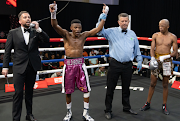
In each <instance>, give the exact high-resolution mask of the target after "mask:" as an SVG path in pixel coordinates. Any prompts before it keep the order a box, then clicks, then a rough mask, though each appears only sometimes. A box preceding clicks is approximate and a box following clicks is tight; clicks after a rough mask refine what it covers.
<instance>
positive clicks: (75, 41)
mask: <svg viewBox="0 0 180 121" xmlns="http://www.w3.org/2000/svg"><path fill="white" fill-rule="evenodd" d="M63 39H64V48H65V54H66V56H68V57H72V58H78V57H82V56H83V47H84V43H85V41H86V40H85V39H86V36H85V33H81V34H80V35H79V37H76V38H74V37H73V36H72V33H71V32H70V33H69V34H67V36H66V38H63Z"/></svg>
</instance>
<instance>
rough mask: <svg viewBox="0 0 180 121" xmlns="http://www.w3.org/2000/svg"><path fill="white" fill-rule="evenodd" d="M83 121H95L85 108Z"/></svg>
mask: <svg viewBox="0 0 180 121" xmlns="http://www.w3.org/2000/svg"><path fill="white" fill-rule="evenodd" d="M83 120H84V121H95V120H94V119H93V118H92V117H91V116H90V115H89V112H88V109H85V108H84V112H83Z"/></svg>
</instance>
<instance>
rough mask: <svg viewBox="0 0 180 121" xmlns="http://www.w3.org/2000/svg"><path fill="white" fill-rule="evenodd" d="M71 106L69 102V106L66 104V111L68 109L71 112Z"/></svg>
mask: <svg viewBox="0 0 180 121" xmlns="http://www.w3.org/2000/svg"><path fill="white" fill-rule="evenodd" d="M71 104H72V103H71V102H70V103H69V104H67V103H66V107H67V109H70V110H71Z"/></svg>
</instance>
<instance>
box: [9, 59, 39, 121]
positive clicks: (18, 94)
mask: <svg viewBox="0 0 180 121" xmlns="http://www.w3.org/2000/svg"><path fill="white" fill-rule="evenodd" d="M36 73H37V72H36V71H35V70H34V69H33V67H32V65H31V63H30V61H29V62H28V65H27V68H26V70H25V72H24V73H23V74H19V73H17V72H13V82H14V88H15V94H14V95H13V110H12V115H13V121H20V118H21V112H22V101H23V92H24V91H23V90H24V86H25V104H26V111H27V112H26V113H27V115H29V114H32V98H33V87H34V84H35V79H36Z"/></svg>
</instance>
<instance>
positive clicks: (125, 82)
mask: <svg viewBox="0 0 180 121" xmlns="http://www.w3.org/2000/svg"><path fill="white" fill-rule="evenodd" d="M119 76H121V81H122V104H123V109H124V110H129V109H131V106H130V102H129V96H130V90H129V86H130V83H131V77H132V61H129V62H126V63H121V62H118V61H117V60H115V59H114V58H111V60H110V62H109V69H108V74H107V83H106V85H107V91H106V99H105V106H106V110H105V112H112V110H111V109H112V101H113V95H114V90H115V88H116V85H117V82H118V79H119Z"/></svg>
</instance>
